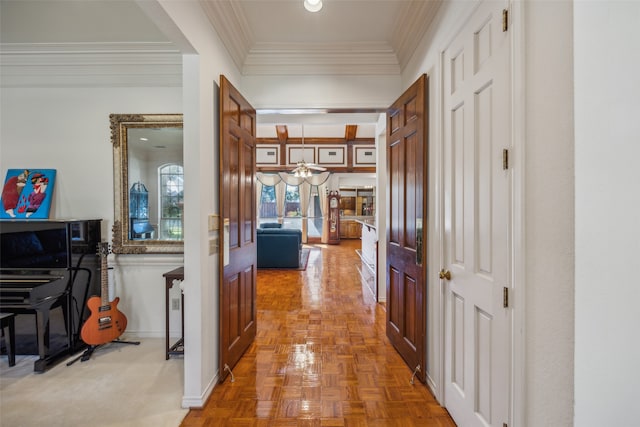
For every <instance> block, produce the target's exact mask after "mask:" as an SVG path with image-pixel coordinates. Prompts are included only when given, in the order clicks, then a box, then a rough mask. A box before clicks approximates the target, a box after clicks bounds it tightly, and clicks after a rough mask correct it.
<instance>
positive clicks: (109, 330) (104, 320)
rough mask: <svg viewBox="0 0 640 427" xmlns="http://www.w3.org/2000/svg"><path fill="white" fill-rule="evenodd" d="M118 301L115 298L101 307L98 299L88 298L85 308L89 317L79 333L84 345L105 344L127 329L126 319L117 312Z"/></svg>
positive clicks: (118, 299)
mask: <svg viewBox="0 0 640 427" xmlns="http://www.w3.org/2000/svg"><path fill="white" fill-rule="evenodd" d="M119 301H120V298H116V299H114V300H113V301H111V303H109V304H107V305H102V301H101V299H100V297H91V298H89V300H88V301H87V307H88V308H89V310H90V311H91V315H90V316H89V318H88V319H87V321H86V322H85V323H84V325H83V326H82V331H81V332H80V336H81V337H82V341H84V342H85V344H89V345H101V344H106V343H108V342H111V341H113V340H115V339H117V338H118V337H120V335H122V334H123V333H124V330H125V329H126V328H127V317H126V316H125V315H124V314H123V313H122V312H121V311H120V310H118V302H119Z"/></svg>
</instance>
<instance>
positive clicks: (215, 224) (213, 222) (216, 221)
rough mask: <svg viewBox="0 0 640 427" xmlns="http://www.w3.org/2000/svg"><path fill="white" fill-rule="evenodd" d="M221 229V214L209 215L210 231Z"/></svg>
mask: <svg viewBox="0 0 640 427" xmlns="http://www.w3.org/2000/svg"><path fill="white" fill-rule="evenodd" d="M217 230H220V215H215V214H212V215H209V231H217Z"/></svg>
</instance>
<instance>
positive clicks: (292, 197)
mask: <svg viewBox="0 0 640 427" xmlns="http://www.w3.org/2000/svg"><path fill="white" fill-rule="evenodd" d="M283 227H284V228H293V229H297V230H302V212H301V211H300V189H299V187H298V186H297V185H289V184H287V190H286V192H285V202H284V224H283Z"/></svg>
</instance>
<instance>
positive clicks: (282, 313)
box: [182, 240, 455, 427]
mask: <svg viewBox="0 0 640 427" xmlns="http://www.w3.org/2000/svg"><path fill="white" fill-rule="evenodd" d="M359 245H360V241H359V240H352V241H348V240H347V241H345V240H343V241H342V242H341V243H340V245H336V246H326V245H316V246H312V249H311V253H310V256H309V263H308V267H307V270H306V271H284V270H277V271H267V270H261V271H260V272H258V289H257V294H258V301H257V304H258V330H257V337H256V340H255V342H254V343H253V345H252V346H251V348H250V349H249V350H248V351H247V353H246V354H245V355H244V356H243V357H242V359H241V360H240V362H239V363H238V365H237V366H236V367H235V368H234V369H233V373H234V376H235V382H233V383H232V382H231V381H230V378H229V377H228V378H227V379H226V380H225V382H224V383H222V384H218V385H217V386H216V387H215V389H214V390H213V392H212V395H211V397H210V398H209V400H208V402H207V404H206V406H205V407H204V408H202V409H192V410H190V411H189V413H188V414H187V416H186V417H185V419H184V421H183V422H182V426H183V427H194V426H270V427H271V426H273V427H276V426H277V427H280V426H282V427H284V426H349V427H351V426H362V427H374V426H402V427H411V426H455V424H454V422H453V421H452V420H451V418H450V417H449V414H448V412H447V411H446V410H445V409H444V408H442V407H441V406H440V405H438V403H437V402H436V401H435V399H434V398H433V396H432V395H431V393H430V392H429V390H428V389H427V388H426V387H425V386H424V385H423V384H420V383H419V382H418V381H416V382H415V384H414V385H411V384H410V382H409V381H410V378H411V374H412V372H411V370H410V369H409V368H408V367H407V366H406V365H405V363H404V362H403V360H402V358H401V357H400V356H399V355H398V353H396V351H395V350H394V349H393V347H392V346H391V345H390V344H389V341H388V340H387V338H386V335H385V312H384V308H383V307H382V306H381V305H380V304H376V303H375V301H374V299H373V295H372V294H371V293H370V291H369V290H368V289H367V288H364V287H363V286H362V284H361V281H360V276H359V274H358V271H357V269H356V267H357V265H358V264H359V262H360V259H359V258H358V256H357V254H356V252H355V249H356V248H358V247H359Z"/></svg>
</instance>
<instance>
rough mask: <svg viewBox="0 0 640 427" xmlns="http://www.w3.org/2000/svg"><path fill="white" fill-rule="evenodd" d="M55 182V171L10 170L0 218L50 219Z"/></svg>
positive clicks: (3, 189)
mask: <svg viewBox="0 0 640 427" xmlns="http://www.w3.org/2000/svg"><path fill="white" fill-rule="evenodd" d="M55 182H56V170H55V169H28V168H24V169H9V170H8V171H7V177H6V179H5V180H4V186H3V187H2V195H1V197H0V199H1V203H2V210H1V211H0V218H3V219H7V218H9V219H28V218H32V219H47V218H49V210H50V209H51V200H52V199H53V187H54V184H55Z"/></svg>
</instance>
